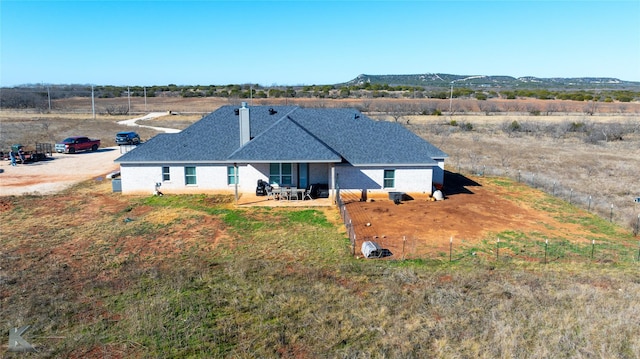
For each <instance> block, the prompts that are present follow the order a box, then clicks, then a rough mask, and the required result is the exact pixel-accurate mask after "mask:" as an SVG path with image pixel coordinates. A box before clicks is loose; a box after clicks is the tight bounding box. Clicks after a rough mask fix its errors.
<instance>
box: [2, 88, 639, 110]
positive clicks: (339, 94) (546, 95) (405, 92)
mask: <svg viewBox="0 0 640 359" xmlns="http://www.w3.org/2000/svg"><path fill="white" fill-rule="evenodd" d="M1 92H2V96H0V107H1V108H17V109H20V108H47V107H48V106H49V105H50V101H51V100H55V99H65V98H70V97H91V96H94V97H95V98H121V97H143V96H144V97H156V96H167V97H184V98H189V97H222V98H240V99H249V98H256V99H260V98H263V99H266V98H318V99H347V98H360V99H367V98H433V99H450V98H455V99H476V100H480V101H482V100H487V99H492V98H499V99H508V100H510V99H522V98H533V99H540V100H552V99H555V100H572V101H586V102H632V101H638V100H640V92H638V91H631V90H564V91H563V90H554V91H552V90H549V89H540V88H532V89H516V90H512V89H480V90H477V89H471V88H468V87H455V86H452V87H451V88H450V89H442V88H425V87H421V86H407V85H398V86H392V85H389V84H371V83H364V84H357V85H348V86H347V85H342V86H341V85H306V86H270V87H265V86H261V85H258V84H243V85H238V84H230V85H195V86H193V85H189V86H184V85H182V86H180V85H175V84H169V85H164V86H111V85H109V86H87V85H48V86H45V85H33V86H20V87H4V88H2V89H1Z"/></svg>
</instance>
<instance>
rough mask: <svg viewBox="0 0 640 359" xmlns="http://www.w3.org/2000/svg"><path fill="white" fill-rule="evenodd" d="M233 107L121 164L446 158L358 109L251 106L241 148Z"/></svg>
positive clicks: (376, 162)
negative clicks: (248, 130)
mask: <svg viewBox="0 0 640 359" xmlns="http://www.w3.org/2000/svg"><path fill="white" fill-rule="evenodd" d="M236 109H237V107H235V106H223V107H221V108H219V109H218V110H216V111H214V112H212V113H210V114H209V115H207V116H206V117H204V118H203V119H201V120H200V121H198V122H196V123H194V124H193V125H191V126H189V127H188V128H186V129H185V130H184V131H182V132H180V133H175V134H161V135H158V136H155V137H154V138H152V139H151V140H149V141H148V142H147V143H145V144H143V145H140V146H138V147H137V148H136V149H135V150H134V151H130V152H128V153H126V154H124V155H123V156H121V157H120V158H118V159H117V160H116V162H119V163H123V164H126V163H167V164H169V163H203V162H206V163H233V162H241V163H242V162H247V163H250V162H341V161H343V160H344V161H346V162H349V163H351V164H352V165H354V166H359V165H434V164H435V162H434V161H433V158H445V157H447V155H446V154H445V153H444V152H442V151H441V150H439V149H438V148H436V147H435V146H433V145H432V144H430V143H429V142H427V141H425V140H423V139H422V138H420V137H418V136H417V135H415V134H413V133H412V132H411V131H409V130H407V129H406V128H404V127H402V126H401V125H400V124H398V123H393V122H384V121H374V120H372V119H370V118H368V117H366V116H364V115H363V114H362V113H360V112H358V111H356V110H354V109H325V108H318V109H315V108H313V109H307V108H300V107H297V106H271V107H269V106H251V107H249V117H250V128H251V138H252V139H251V141H249V142H248V143H247V144H245V145H244V146H242V147H241V146H240V135H239V118H238V116H237V115H236V114H235V110H236Z"/></svg>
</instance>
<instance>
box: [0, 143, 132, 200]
mask: <svg viewBox="0 0 640 359" xmlns="http://www.w3.org/2000/svg"><path fill="white" fill-rule="evenodd" d="M123 150H124V148H123ZM122 154H124V152H121V149H120V148H119V147H107V148H100V149H99V150H98V151H96V152H78V153H75V154H65V153H55V152H54V153H53V156H52V157H50V158H49V159H48V160H46V161H40V162H34V163H27V164H24V165H22V164H18V165H16V166H11V162H9V161H0V196H19V195H25V194H36V193H37V194H52V193H56V192H59V191H61V190H63V189H65V188H67V187H69V186H71V185H73V184H76V183H78V182H82V181H85V180H88V179H91V178H100V179H105V180H107V179H106V175H107V174H109V173H111V172H113V171H116V170H118V168H119V166H118V165H117V164H116V163H114V162H113V161H114V160H115V159H116V158H118V157H120V156H121V155H122Z"/></svg>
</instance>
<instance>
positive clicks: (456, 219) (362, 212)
mask: <svg viewBox="0 0 640 359" xmlns="http://www.w3.org/2000/svg"><path fill="white" fill-rule="evenodd" d="M445 184H446V190H445V194H446V199H445V200H443V201H430V200H428V199H424V198H416V199H413V200H407V201H402V202H401V203H400V204H394V202H393V201H392V200H390V199H388V198H375V199H370V200H369V201H366V202H361V201H354V202H350V203H348V204H347V205H346V207H347V210H348V212H349V214H350V216H351V219H352V225H353V229H354V230H355V233H356V243H355V254H356V255H360V256H361V255H362V254H361V246H362V242H364V241H374V242H376V243H378V244H379V245H380V246H381V247H382V248H384V249H388V250H389V251H390V252H391V254H392V255H390V256H388V257H387V258H389V259H402V258H430V257H431V258H434V257H436V256H437V255H447V256H448V253H449V246H450V240H451V239H453V245H454V247H455V248H456V250H457V251H459V249H460V248H461V247H470V246H474V245H477V244H479V243H480V242H481V241H483V240H487V239H489V240H495V239H496V238H497V237H496V238H492V235H497V234H498V233H501V232H504V231H517V232H522V233H526V234H529V235H530V236H533V237H535V238H537V239H538V240H540V241H542V242H544V240H545V238H566V237H568V238H576V237H580V236H586V235H587V234H588V232H587V229H586V228H584V227H582V226H581V225H579V224H577V223H566V222H561V221H560V220H558V219H556V218H553V217H552V215H550V214H549V213H547V212H544V211H541V210H540V209H536V208H534V205H533V204H532V203H527V202H526V201H522V200H517V201H516V200H515V199H514V200H511V199H509V197H511V196H518V194H516V193H513V192H511V191H510V190H508V189H506V188H504V187H500V186H497V185H492V184H490V183H487V182H485V181H483V179H482V178H479V177H464V176H461V175H458V174H453V173H449V174H448V175H447V177H446V178H445ZM515 186H518V187H521V189H522V190H523V191H527V198H528V199H529V201H530V202H535V198H531V196H534V197H535V196H538V197H540V198H542V196H544V194H542V193H541V192H537V191H535V190H532V189H529V188H528V187H526V186H524V185H520V184H515Z"/></svg>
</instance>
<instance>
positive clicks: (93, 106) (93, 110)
mask: <svg viewBox="0 0 640 359" xmlns="http://www.w3.org/2000/svg"><path fill="white" fill-rule="evenodd" d="M91 112H92V113H93V119H94V120H95V119H96V102H95V100H94V98H93V85H91Z"/></svg>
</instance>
